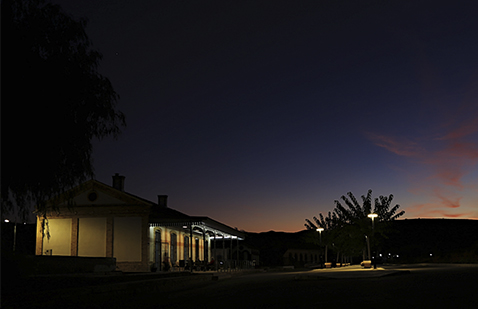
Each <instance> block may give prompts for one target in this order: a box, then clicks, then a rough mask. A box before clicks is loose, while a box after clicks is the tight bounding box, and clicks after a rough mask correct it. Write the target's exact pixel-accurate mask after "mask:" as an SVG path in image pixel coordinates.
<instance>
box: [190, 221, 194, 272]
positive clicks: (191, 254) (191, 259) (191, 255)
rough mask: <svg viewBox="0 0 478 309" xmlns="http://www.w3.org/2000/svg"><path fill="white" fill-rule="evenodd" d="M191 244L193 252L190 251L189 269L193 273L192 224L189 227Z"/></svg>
mask: <svg viewBox="0 0 478 309" xmlns="http://www.w3.org/2000/svg"><path fill="white" fill-rule="evenodd" d="M189 236H190V237H189V243H190V247H191V250H189V269H190V272H193V241H194V239H193V225H192V223H191V224H190V225H189Z"/></svg>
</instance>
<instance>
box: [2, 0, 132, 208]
mask: <svg viewBox="0 0 478 309" xmlns="http://www.w3.org/2000/svg"><path fill="white" fill-rule="evenodd" d="M85 26H86V20H85V19H79V20H75V19H73V18H72V17H70V16H68V15H67V14H66V13H64V12H63V11H62V9H61V7H60V6H58V5H53V4H50V3H46V2H44V1H42V0H20V1H18V0H7V1H2V41H3V42H2V65H3V68H2V83H3V87H2V91H3V102H2V103H3V106H2V107H3V118H4V120H5V121H4V129H3V130H2V161H3V162H2V184H1V187H2V188H1V193H2V211H9V210H12V208H13V207H14V206H15V205H16V206H17V207H18V209H19V210H20V211H25V209H26V206H27V205H31V204H36V205H37V206H38V210H39V211H40V212H42V211H44V206H45V204H44V201H45V200H47V199H49V198H51V197H52V196H53V195H57V194H59V193H62V192H65V191H66V190H67V189H69V188H71V187H73V186H75V185H77V184H79V183H81V182H83V181H85V180H87V179H88V178H90V177H93V175H94V170H93V165H92V158H91V153H92V143H91V142H92V139H93V138H98V139H101V138H103V137H106V136H109V135H112V136H114V137H116V136H117V134H119V133H120V128H121V126H124V125H125V117H124V115H123V113H121V112H120V111H118V110H116V109H115V104H116V102H117V100H118V98H119V97H118V94H117V93H116V92H115V91H114V89H113V86H112V85H111V83H110V81H109V80H108V79H107V78H105V77H104V76H102V75H101V74H99V73H98V71H97V68H98V65H99V61H100V60H101V58H102V55H101V54H100V53H99V52H98V51H96V50H93V49H92V48H91V42H90V40H89V38H88V37H87V35H86V32H85ZM5 122H6V123H7V124H6V125H5Z"/></svg>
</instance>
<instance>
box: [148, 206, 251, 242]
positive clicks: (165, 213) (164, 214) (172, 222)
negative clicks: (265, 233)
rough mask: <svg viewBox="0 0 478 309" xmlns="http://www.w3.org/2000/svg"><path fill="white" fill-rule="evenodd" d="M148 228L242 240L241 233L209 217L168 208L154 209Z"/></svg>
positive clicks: (242, 235)
mask: <svg viewBox="0 0 478 309" xmlns="http://www.w3.org/2000/svg"><path fill="white" fill-rule="evenodd" d="M149 224H150V226H164V227H168V226H170V227H178V226H182V227H183V228H185V229H191V228H192V230H194V231H199V232H202V233H204V234H208V235H209V236H211V237H221V238H230V239H238V240H243V239H244V237H245V235H244V233H243V232H241V231H239V230H237V229H235V228H232V227H230V226H228V225H225V224H223V223H221V222H219V221H216V220H214V219H211V218H209V217H201V216H188V215H186V214H184V213H182V212H180V211H177V210H174V209H172V208H169V207H155V209H154V210H153V211H152V212H151V215H150V217H149Z"/></svg>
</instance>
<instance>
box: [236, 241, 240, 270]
mask: <svg viewBox="0 0 478 309" xmlns="http://www.w3.org/2000/svg"><path fill="white" fill-rule="evenodd" d="M236 263H237V267H238V268H239V237H237V246H236Z"/></svg>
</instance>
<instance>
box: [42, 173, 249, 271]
mask: <svg viewBox="0 0 478 309" xmlns="http://www.w3.org/2000/svg"><path fill="white" fill-rule="evenodd" d="M124 181H125V177H124V176H121V175H118V174H115V175H114V176H113V186H108V185H106V184H104V183H102V182H99V181H97V180H93V179H92V180H89V181H87V182H85V183H83V184H81V185H79V186H78V187H75V188H73V189H72V190H70V191H68V192H66V193H64V194H62V195H60V196H58V197H56V198H55V199H52V200H50V201H49V202H48V204H49V205H50V206H49V210H48V211H47V214H46V217H42V216H38V217H37V232H36V234H37V237H36V255H52V256H75V257H109V258H111V257H113V258H115V259H116V267H117V269H118V270H120V271H125V272H147V271H160V270H181V269H191V268H192V267H196V269H199V268H202V269H204V268H205V267H206V265H208V264H209V267H210V268H216V269H217V267H218V265H217V261H214V260H213V259H212V256H213V254H214V252H211V243H212V242H214V241H215V239H216V238H220V239H222V240H224V239H229V240H230V241H231V242H232V241H234V242H236V243H238V242H239V241H240V240H243V239H244V234H243V233H242V232H240V231H238V230H237V229H233V228H231V227H229V226H227V225H225V224H222V223H220V222H218V221H215V220H213V219H211V218H209V217H197V216H188V215H186V214H184V213H181V212H179V211H177V210H174V209H171V208H169V207H168V205H167V196H166V195H158V201H157V202H152V201H148V200H146V199H143V198H140V197H138V196H135V195H133V194H130V193H127V192H125V190H124ZM53 204H55V205H56V207H52V205H53ZM211 261H213V262H214V264H211ZM229 264H232V263H229Z"/></svg>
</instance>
